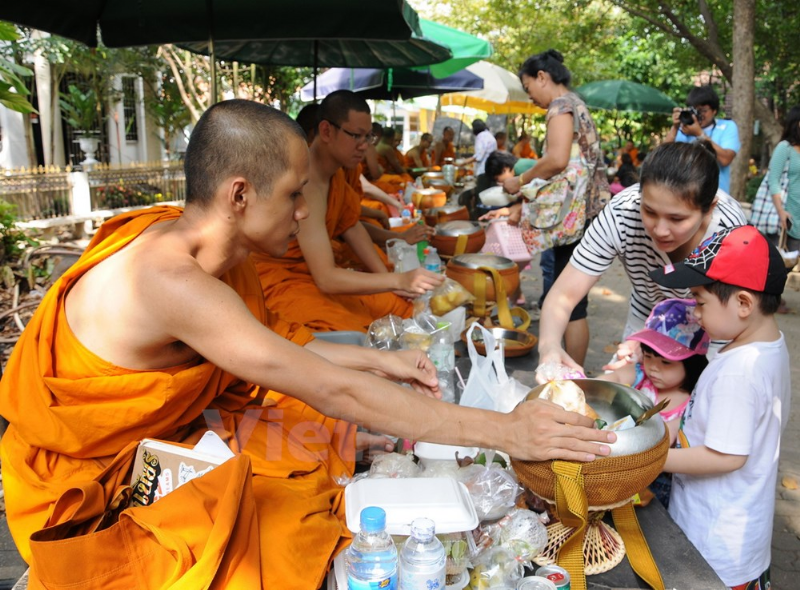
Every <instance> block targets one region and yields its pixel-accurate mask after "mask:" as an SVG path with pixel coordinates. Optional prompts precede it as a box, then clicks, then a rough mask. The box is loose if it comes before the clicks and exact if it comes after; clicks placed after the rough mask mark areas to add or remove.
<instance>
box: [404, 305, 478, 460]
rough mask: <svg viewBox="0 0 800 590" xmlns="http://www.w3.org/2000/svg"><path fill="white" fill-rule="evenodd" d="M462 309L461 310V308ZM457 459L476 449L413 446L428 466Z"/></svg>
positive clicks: (446, 446) (473, 454) (447, 446)
mask: <svg viewBox="0 0 800 590" xmlns="http://www.w3.org/2000/svg"><path fill="white" fill-rule="evenodd" d="M462 309H463V308H462ZM456 453H458V457H459V458H460V459H463V458H464V457H472V458H473V459H474V458H475V456H476V455H477V454H478V447H458V446H455V445H442V444H438V443H429V442H422V441H418V442H416V443H415V444H414V454H415V455H416V456H417V457H418V458H419V460H420V463H422V464H423V465H429V464H431V463H433V462H435V461H453V462H455V460H456Z"/></svg>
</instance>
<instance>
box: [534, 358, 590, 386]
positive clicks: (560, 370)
mask: <svg viewBox="0 0 800 590" xmlns="http://www.w3.org/2000/svg"><path fill="white" fill-rule="evenodd" d="M585 378H586V375H584V374H583V373H581V372H580V371H578V370H576V369H573V368H572V367H568V366H567V365H562V364H561V363H556V362H549V363H542V364H541V365H539V366H538V367H536V379H537V381H540V382H541V381H544V382H545V383H546V382H547V381H558V380H561V379H585Z"/></svg>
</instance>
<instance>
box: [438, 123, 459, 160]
mask: <svg viewBox="0 0 800 590" xmlns="http://www.w3.org/2000/svg"><path fill="white" fill-rule="evenodd" d="M455 136H456V132H455V130H454V129H453V128H452V127H445V128H444V129H443V130H442V139H441V140H439V141H437V142H436V144H435V145H434V146H433V165H434V166H439V167H441V166H442V165H443V164H444V159H445V158H453V159H454V160H455V157H456V147H455V146H454V145H453V139H454V138H455Z"/></svg>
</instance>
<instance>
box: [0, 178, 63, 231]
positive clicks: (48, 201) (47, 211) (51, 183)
mask: <svg viewBox="0 0 800 590" xmlns="http://www.w3.org/2000/svg"><path fill="white" fill-rule="evenodd" d="M70 172H71V168H70V167H69V166H67V167H66V168H59V167H58V166H39V167H38V168H20V169H17V170H5V171H0V199H2V200H3V201H5V202H7V203H10V204H12V205H15V206H16V208H17V209H16V215H17V217H18V218H19V219H20V221H30V220H31V219H49V218H51V217H60V216H62V215H69V214H70V183H69V173H70Z"/></svg>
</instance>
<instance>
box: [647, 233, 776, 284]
mask: <svg viewBox="0 0 800 590" xmlns="http://www.w3.org/2000/svg"><path fill="white" fill-rule="evenodd" d="M786 273H787V269H786V267H785V266H784V264H783V258H782V257H781V254H780V252H778V249H777V248H776V247H775V246H774V245H773V244H772V243H770V242H769V240H767V239H766V238H765V237H764V236H763V235H761V233H760V232H759V231H758V230H757V229H756V228H755V227H753V226H752V225H742V226H739V227H734V228H730V229H721V230H719V231H717V232H715V233H714V234H712V235H711V237H710V238H708V239H706V240H705V241H704V242H703V243H702V244H700V245H699V246H698V247H697V248H695V249H694V251H693V252H692V253H691V254H689V256H688V257H687V258H686V260H684V261H683V262H679V263H677V264H668V265H666V266H665V267H664V268H659V269H656V270H654V271H652V272H651V273H650V277H651V278H652V279H653V280H654V281H655V282H656V283H658V284H659V285H663V286H664V287H670V288H673V289H681V288H683V289H685V288H689V287H700V286H702V285H710V284H711V283H714V282H717V281H719V282H720V283H725V284H727V285H733V286H734V287H741V288H743V289H750V290H751V291H755V292H757V293H767V294H769V295H780V294H781V293H783V287H784V285H785V284H786Z"/></svg>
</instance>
